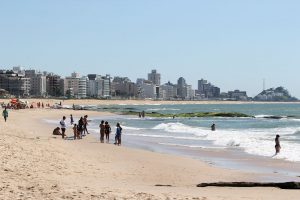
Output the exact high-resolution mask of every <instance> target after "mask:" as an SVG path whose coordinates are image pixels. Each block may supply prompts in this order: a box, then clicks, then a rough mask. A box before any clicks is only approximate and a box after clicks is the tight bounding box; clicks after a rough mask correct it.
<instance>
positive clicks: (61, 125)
mask: <svg viewBox="0 0 300 200" xmlns="http://www.w3.org/2000/svg"><path fill="white" fill-rule="evenodd" d="M65 120H66V117H65V116H63V118H62V120H61V121H60V122H59V123H60V129H61V137H62V139H64V138H65V132H66V123H65Z"/></svg>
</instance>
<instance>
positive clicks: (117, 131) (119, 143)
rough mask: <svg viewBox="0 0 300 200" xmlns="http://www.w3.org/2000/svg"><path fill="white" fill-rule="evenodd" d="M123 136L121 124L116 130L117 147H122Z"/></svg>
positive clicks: (118, 124)
mask: <svg viewBox="0 0 300 200" xmlns="http://www.w3.org/2000/svg"><path fill="white" fill-rule="evenodd" d="M121 135H122V127H121V126H120V123H119V122H118V123H117V129H116V136H115V143H114V144H115V145H118V146H120V145H121Z"/></svg>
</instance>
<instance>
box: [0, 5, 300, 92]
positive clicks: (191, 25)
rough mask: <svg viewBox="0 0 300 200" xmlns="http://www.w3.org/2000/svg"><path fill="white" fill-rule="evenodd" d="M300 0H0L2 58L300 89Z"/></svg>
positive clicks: (249, 87)
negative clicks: (264, 83) (154, 72)
mask: <svg viewBox="0 0 300 200" xmlns="http://www.w3.org/2000/svg"><path fill="white" fill-rule="evenodd" d="M299 8H300V2H299V1H289V0H287V1H277V0H269V1H267V0H242V1H241V0H236V1H234V0H228V1H224V0H219V1H217V0H210V1H204V0H181V1H178V0H136V1H133V0H102V1H101V0H85V1H84V0H81V1H79V0H72V1H71V0H70V1H68V0H51V1H50V0H49V1H46V0H44V1H39V0H35V1H34V0H27V1H17V0H10V1H0V27H1V29H0V66H1V67H5V68H10V67H12V66H16V65H21V66H25V67H27V68H36V69H40V70H46V71H51V72H54V73H57V74H61V75H63V76H65V75H69V74H70V73H71V72H73V71H77V72H79V73H80V74H82V75H85V74H88V73H98V74H103V75H104V74H111V75H113V76H116V75H119V76H127V77H129V78H130V79H131V80H133V81H135V80H136V78H138V77H141V78H143V77H144V78H146V77H147V73H148V72H150V71H151V69H157V70H158V72H160V73H161V74H162V82H167V81H169V80H170V81H171V82H174V83H175V82H176V81H177V79H178V78H179V77H180V76H182V77H184V78H185V79H186V80H187V83H189V84H192V85H193V87H194V88H196V87H197V80H199V79H201V78H204V79H207V80H209V81H210V82H211V83H213V84H214V85H216V86H219V87H220V88H221V91H228V90H234V89H237V88H238V89H241V90H246V91H247V92H248V95H249V96H254V95H256V94H257V93H259V92H260V91H261V90H262V87H263V79H265V80H266V87H267V88H269V87H277V86H284V87H286V88H287V89H289V91H290V93H291V94H292V95H294V96H296V97H298V98H300V90H299V88H298V85H299V75H300V57H299V55H300V26H299V22H300V12H299Z"/></svg>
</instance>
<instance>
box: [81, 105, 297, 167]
mask: <svg viewBox="0 0 300 200" xmlns="http://www.w3.org/2000/svg"><path fill="white" fill-rule="evenodd" d="M82 106H84V105H82ZM88 108H89V109H91V110H99V111H114V112H120V111H124V110H134V111H143V110H144V111H146V112H159V113H171V114H174V115H176V114H178V113H190V112H240V113H245V114H248V115H252V116H255V118H252V117H250V118H224V117H207V118H179V117H175V119H173V118H153V117H147V116H146V117H145V118H139V117H138V116H125V115H117V116H108V117H105V118H104V119H103V118H101V117H99V118H97V117H94V118H91V119H92V120H91V122H90V124H89V129H90V130H91V131H92V132H93V134H94V135H95V137H98V133H99V123H100V121H101V120H107V121H109V123H110V124H111V126H112V130H113V131H114V130H115V124H116V123H117V122H120V123H121V126H122V127H123V144H124V145H127V146H133V147H138V148H144V149H148V150H151V151H160V152H164V150H165V151H166V152H167V151H168V150H170V149H172V148H176V149H178V148H179V149H180V148H184V149H191V150H197V149H200V150H201V149H206V150H209V149H219V150H222V149H224V150H225V149H230V150H233V151H234V150H237V151H241V152H244V153H246V154H249V155H254V156H263V157H269V158H271V159H282V160H288V161H292V162H299V161H300V104H216V105H214V104H210V105H204V104H202V105H189V104H185V105H160V104H152V105H124V104H123V105H101V106H96V105H95V106H89V107H88ZM265 116H281V117H282V118H281V119H267V118H264V117H265ZM287 116H289V117H287ZM212 123H215V124H216V131H211V130H210V126H211V124H212ZM276 134H279V135H280V143H281V147H282V149H281V153H280V154H278V155H277V156H275V157H273V155H274V153H275V149H274V145H275V142H274V139H275V135H276ZM167 153H168V152H167ZM181 153H182V152H181Z"/></svg>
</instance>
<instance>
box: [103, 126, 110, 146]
mask: <svg viewBox="0 0 300 200" xmlns="http://www.w3.org/2000/svg"><path fill="white" fill-rule="evenodd" d="M104 128H105V139H106V143H109V134H110V132H111V128H110V125H109V124H108V122H107V121H106V122H105V125H104Z"/></svg>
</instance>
